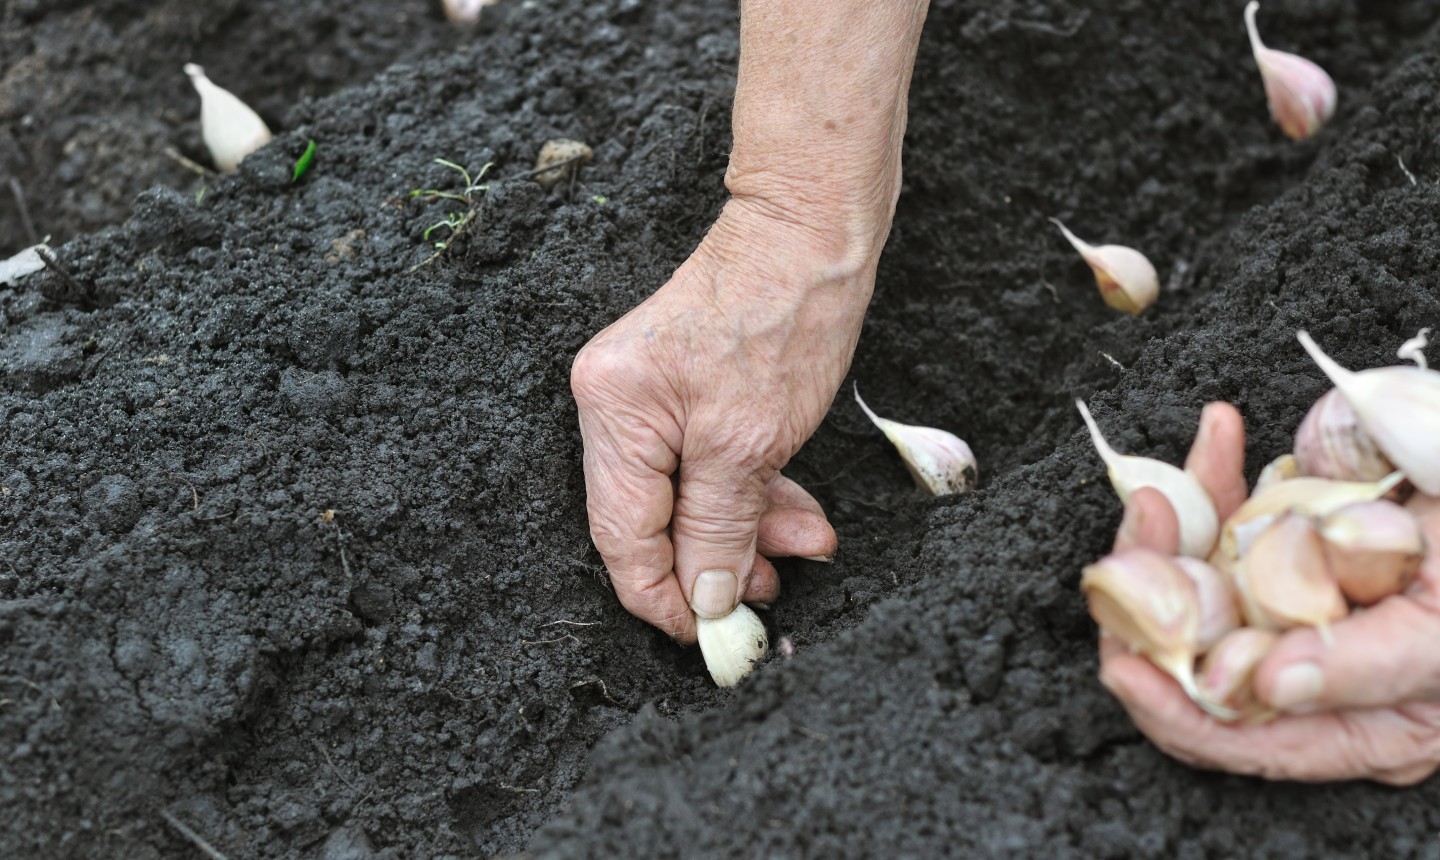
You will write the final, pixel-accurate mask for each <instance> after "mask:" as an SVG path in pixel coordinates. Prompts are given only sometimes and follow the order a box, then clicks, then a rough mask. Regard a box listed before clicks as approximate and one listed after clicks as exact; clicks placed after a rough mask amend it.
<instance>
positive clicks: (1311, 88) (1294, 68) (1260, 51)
mask: <svg viewBox="0 0 1440 860" xmlns="http://www.w3.org/2000/svg"><path fill="white" fill-rule="evenodd" d="M1258 11H1260V4H1259V3H1258V2H1254V0H1252V2H1250V3H1249V4H1247V5H1246V6H1245V30H1246V31H1247V32H1248V33H1249V34H1250V50H1251V51H1252V52H1253V53H1254V54H1255V65H1257V66H1259V67H1260V79H1261V80H1262V81H1264V83H1265V98H1266V100H1267V101H1269V103H1270V116H1271V118H1272V119H1274V120H1275V124H1276V125H1278V126H1280V130H1281V131H1283V132H1284V133H1285V136H1286V137H1288V138H1290V139H1291V140H1305V139H1307V138H1309V137H1311V136H1312V135H1314V134H1315V133H1316V132H1317V131H1319V130H1320V128H1321V126H1323V125H1325V123H1326V122H1327V121H1329V119H1330V117H1331V116H1332V115H1333V114H1334V113H1335V103H1336V101H1337V99H1338V94H1337V92H1336V90H1335V81H1334V80H1332V79H1331V78H1330V76H1329V75H1328V74H1326V73H1325V70H1324V69H1322V68H1320V67H1319V66H1317V65H1315V64H1314V63H1312V62H1311V61H1309V60H1307V59H1305V58H1304V57H1298V56H1296V55H1294V54H1287V53H1285V52H1284V51H1276V50H1274V49H1272V48H1267V47H1265V43H1264V42H1262V41H1261V40H1260V31H1259V29H1258V28H1257V27H1256V26H1255V13H1256V12H1258Z"/></svg>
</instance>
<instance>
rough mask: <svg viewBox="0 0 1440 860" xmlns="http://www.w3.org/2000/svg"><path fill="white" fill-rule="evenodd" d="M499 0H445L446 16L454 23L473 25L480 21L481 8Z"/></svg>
mask: <svg viewBox="0 0 1440 860" xmlns="http://www.w3.org/2000/svg"><path fill="white" fill-rule="evenodd" d="M496 2H498V0H443V3H442V5H444V7H445V17H446V18H449V19H450V22H451V23H452V24H459V25H460V26H462V27H473V26H475V25H476V24H478V23H480V10H482V9H484V8H485V7H486V6H493V5H495V3H496Z"/></svg>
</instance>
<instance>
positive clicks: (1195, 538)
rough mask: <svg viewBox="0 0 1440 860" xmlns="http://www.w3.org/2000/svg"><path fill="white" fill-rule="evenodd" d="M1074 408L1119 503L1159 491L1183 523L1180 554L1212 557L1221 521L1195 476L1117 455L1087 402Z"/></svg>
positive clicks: (1146, 459)
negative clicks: (1139, 492)
mask: <svg viewBox="0 0 1440 860" xmlns="http://www.w3.org/2000/svg"><path fill="white" fill-rule="evenodd" d="M1075 405H1076V407H1078V408H1079V410H1080V417H1081V418H1083V419H1084V420H1085V426H1086V427H1088V428H1089V429H1090V440H1091V441H1092V442H1094V443H1095V450H1097V451H1099V452H1100V459H1101V460H1103V461H1104V462H1105V469H1106V471H1107V472H1108V473H1109V475H1110V485H1111V486H1112V487H1114V488H1115V494H1116V495H1117V496H1119V497H1120V501H1121V502H1128V501H1129V499H1130V494H1131V493H1133V492H1135V491H1136V490H1138V489H1140V488H1141V487H1153V488H1154V489H1156V490H1158V491H1159V492H1160V493H1161V495H1163V496H1165V499H1166V500H1167V501H1169V502H1170V506H1171V507H1172V508H1174V509H1175V517H1176V519H1177V520H1178V521H1179V523H1180V554H1181V555H1188V556H1191V557H1192V558H1204V557H1206V556H1207V555H1209V554H1210V549H1211V548H1212V547H1213V546H1214V545H1215V536H1216V534H1217V533H1218V532H1219V529H1220V520H1219V517H1218V515H1217V514H1216V513H1215V503H1214V501H1212V500H1211V499H1210V494H1209V493H1207V492H1205V488H1204V487H1203V486H1201V485H1200V482H1199V481H1198V480H1197V479H1196V478H1195V476H1194V475H1192V474H1190V473H1189V472H1187V471H1185V470H1184V469H1181V468H1178V467H1176V466H1172V465H1170V464H1169V463H1166V462H1163V461H1161V460H1152V459H1150V458H1149V457H1134V456H1128V455H1124V454H1118V453H1116V452H1115V449H1114V448H1111V447H1110V443H1108V442H1106V441H1105V436H1104V435H1103V434H1102V433H1101V432H1100V426H1099V425H1098V424H1096V423H1095V419H1094V418H1093V417H1091V415H1090V410H1089V408H1087V407H1086V406H1085V401H1083V400H1077V401H1075Z"/></svg>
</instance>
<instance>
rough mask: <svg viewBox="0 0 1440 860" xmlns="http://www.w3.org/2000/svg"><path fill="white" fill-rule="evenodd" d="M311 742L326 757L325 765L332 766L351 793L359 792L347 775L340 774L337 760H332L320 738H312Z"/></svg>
mask: <svg viewBox="0 0 1440 860" xmlns="http://www.w3.org/2000/svg"><path fill="white" fill-rule="evenodd" d="M311 742H312V743H314V744H315V749H317V750H319V751H320V754H321V755H323V756H325V763H326V764H328V765H330V769H331V770H333V771H335V775H336V776H338V777H340V781H341V782H343V783H345V784H346V785H348V786H350V790H351V791H359V790H360V789H358V788H356V787H355V783H353V782H351V781H350V780H348V779H346V778H345V774H343V773H341V772H340V768H338V767H336V766H335V760H334V759H332V758H330V751H329V750H327V749H325V744H323V743H322V742H321V741H320V739H319V738H311Z"/></svg>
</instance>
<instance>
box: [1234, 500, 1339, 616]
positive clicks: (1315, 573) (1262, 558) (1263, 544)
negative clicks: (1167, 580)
mask: <svg viewBox="0 0 1440 860" xmlns="http://www.w3.org/2000/svg"><path fill="white" fill-rule="evenodd" d="M1234 579H1235V588H1236V591H1237V592H1238V593H1239V595H1240V605H1241V609H1242V611H1243V613H1244V615H1245V621H1246V622H1247V623H1248V624H1249V625H1250V626H1251V627H1259V628H1261V629H1264V630H1282V631H1283V630H1289V629H1291V628H1293V627H1302V626H1307V627H1316V628H1319V630H1320V635H1321V636H1322V637H1324V638H1327V639H1328V637H1329V625H1330V624H1331V622H1334V621H1338V620H1340V619H1341V618H1344V617H1345V616H1346V615H1347V614H1349V612H1350V607H1349V605H1348V604H1346V602H1345V596H1344V594H1342V593H1341V592H1340V586H1339V584H1338V583H1336V582H1335V578H1334V577H1333V576H1331V574H1330V566H1329V563H1328V562H1327V560H1326V558H1325V542H1324V541H1323V540H1322V539H1321V537H1320V533H1319V532H1317V531H1316V530H1315V527H1314V526H1313V525H1311V522H1310V519H1309V518H1308V517H1305V516H1302V515H1299V514H1294V513H1288V514H1282V515H1281V516H1279V517H1277V518H1276V519H1275V522H1273V523H1271V524H1270V527H1269V528H1267V529H1265V530H1264V531H1263V532H1261V533H1260V534H1259V535H1257V536H1256V538H1255V540H1254V541H1253V542H1252V543H1251V544H1250V547H1249V549H1247V550H1246V552H1245V554H1244V555H1242V556H1241V557H1240V560H1239V562H1238V563H1237V564H1236V566H1235V571H1234Z"/></svg>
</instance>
